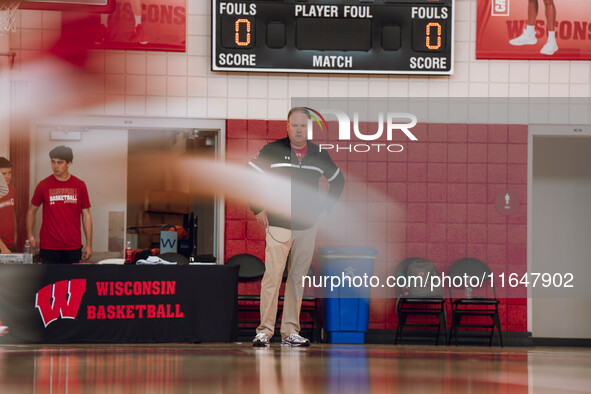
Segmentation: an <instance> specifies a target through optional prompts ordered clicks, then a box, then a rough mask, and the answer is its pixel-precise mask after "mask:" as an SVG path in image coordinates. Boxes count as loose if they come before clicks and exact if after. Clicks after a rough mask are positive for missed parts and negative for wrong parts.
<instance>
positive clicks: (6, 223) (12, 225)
mask: <svg viewBox="0 0 591 394" xmlns="http://www.w3.org/2000/svg"><path fill="white" fill-rule="evenodd" d="M0 175H2V177H1V178H2V179H3V180H4V181H5V183H6V187H7V189H8V191H7V193H6V194H4V193H2V194H4V195H2V196H1V197H0V253H12V252H16V216H15V214H14V203H15V190H14V187H13V186H12V185H11V184H10V181H11V180H12V164H11V163H10V161H8V159H7V158H5V157H0ZM3 183H4V182H3Z"/></svg>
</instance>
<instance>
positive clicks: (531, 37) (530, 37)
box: [509, 30, 538, 46]
mask: <svg viewBox="0 0 591 394" xmlns="http://www.w3.org/2000/svg"><path fill="white" fill-rule="evenodd" d="M537 42H538V39H537V38H536V35H535V33H534V34H529V33H527V32H526V31H525V30H523V33H521V35H520V36H519V37H517V38H514V39H512V40H510V41H509V44H511V45H515V46H521V45H536V44H537Z"/></svg>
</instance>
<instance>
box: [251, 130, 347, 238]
mask: <svg viewBox="0 0 591 394" xmlns="http://www.w3.org/2000/svg"><path fill="white" fill-rule="evenodd" d="M248 165H249V166H250V167H252V168H253V169H254V170H256V171H258V172H259V173H261V174H273V175H277V176H281V177H286V178H289V179H291V212H286V213H285V214H284V215H280V216H279V215H274V214H273V213H270V212H268V213H267V218H268V219H269V225H270V226H277V227H283V228H290V229H293V230H303V229H306V228H309V227H312V226H313V225H314V224H315V223H316V220H317V219H318V216H319V215H320V214H321V213H323V212H326V213H328V212H330V210H331V209H332V208H333V206H334V205H335V204H336V202H337V200H338V199H339V197H340V196H341V193H342V192H343V188H344V187H345V177H344V176H343V174H342V173H341V171H340V170H339V168H338V167H337V166H336V164H335V163H334V162H333V161H332V159H331V158H330V155H329V154H328V152H326V151H325V150H324V151H321V150H320V148H319V147H318V145H316V144H314V143H312V142H310V141H308V153H307V154H306V155H305V156H304V157H303V158H302V162H301V163H300V162H299V161H298V159H297V156H296V154H295V152H294V151H293V149H291V144H290V142H289V138H283V139H280V140H277V141H273V142H270V143H268V144H267V145H265V146H264V147H263V148H262V149H261V151H260V152H259V154H258V155H257V157H255V158H254V159H253V160H251V161H250V162H249V163H248ZM321 176H324V177H325V178H326V179H327V180H328V182H329V189H328V193H327V194H326V195H322V194H321V193H320V190H319V181H320V177H321ZM250 209H251V210H252V211H253V213H254V214H255V215H256V214H258V213H260V212H261V211H262V210H263V209H264V208H260V207H256V206H253V205H251V208H250ZM290 217H291V220H290V219H289V218H290Z"/></svg>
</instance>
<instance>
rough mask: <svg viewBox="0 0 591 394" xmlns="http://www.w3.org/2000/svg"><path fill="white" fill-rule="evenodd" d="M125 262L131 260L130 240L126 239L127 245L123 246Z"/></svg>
mask: <svg viewBox="0 0 591 394" xmlns="http://www.w3.org/2000/svg"><path fill="white" fill-rule="evenodd" d="M125 262H127V263H130V262H131V241H127V245H126V246H125Z"/></svg>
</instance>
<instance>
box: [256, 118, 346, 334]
mask: <svg viewBox="0 0 591 394" xmlns="http://www.w3.org/2000/svg"><path fill="white" fill-rule="evenodd" d="M309 118H310V114H309V112H308V110H307V109H306V108H302V107H295V108H292V109H291V111H289V114H288V116H287V135H288V138H283V139H280V140H277V141H273V142H270V143H268V144H267V145H265V146H264V147H263V148H262V149H261V151H260V152H259V154H258V155H257V157H256V158H254V159H253V160H251V161H250V162H249V163H248V164H249V165H250V166H251V167H252V168H253V169H254V170H256V171H258V172H259V173H261V174H273V175H279V176H284V177H289V178H290V179H291V212H287V213H285V212H284V213H282V214H281V213H280V214H277V213H273V212H267V211H266V210H265V209H264V208H258V207H251V209H252V211H253V213H254V214H255V216H256V219H257V222H258V223H259V224H261V225H263V226H265V227H266V228H267V236H266V241H267V246H266V249H265V275H264V276H263V280H262V283H261V324H260V325H259V327H258V328H257V330H256V331H257V335H256V337H255V338H254V340H253V346H268V345H269V342H270V339H271V337H272V336H273V332H274V328H275V318H276V316H277V299H278V296H279V288H280V286H281V280H282V277H283V271H284V269H285V264H286V261H287V257H288V254H291V256H290V265H289V273H288V277H287V282H286V286H285V300H284V304H283V316H282V319H281V338H282V341H281V345H282V346H310V341H308V340H307V339H306V338H303V337H302V336H300V335H299V332H300V309H301V306H302V296H303V285H302V277H303V276H305V275H307V273H308V270H309V269H310V264H311V262H312V255H313V254H314V244H315V242H316V230H317V224H318V220H319V218H321V217H324V215H325V214H326V213H328V212H329V211H330V210H331V209H332V207H333V206H334V205H335V204H336V202H337V200H338V199H339V197H340V195H341V193H342V191H343V188H344V186H345V178H344V177H343V174H342V173H341V171H340V170H339V168H338V167H337V166H336V165H335V164H334V162H333V161H332V159H331V158H330V156H329V155H328V153H327V152H326V151H325V150H324V151H323V150H320V148H319V147H318V145H316V144H313V143H312V142H310V141H308V119H309ZM321 176H324V177H325V178H326V179H327V180H328V182H329V185H330V187H329V190H328V194H327V195H326V196H325V195H323V194H322V193H320V190H319V187H318V182H319V180H320V177H321Z"/></svg>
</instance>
